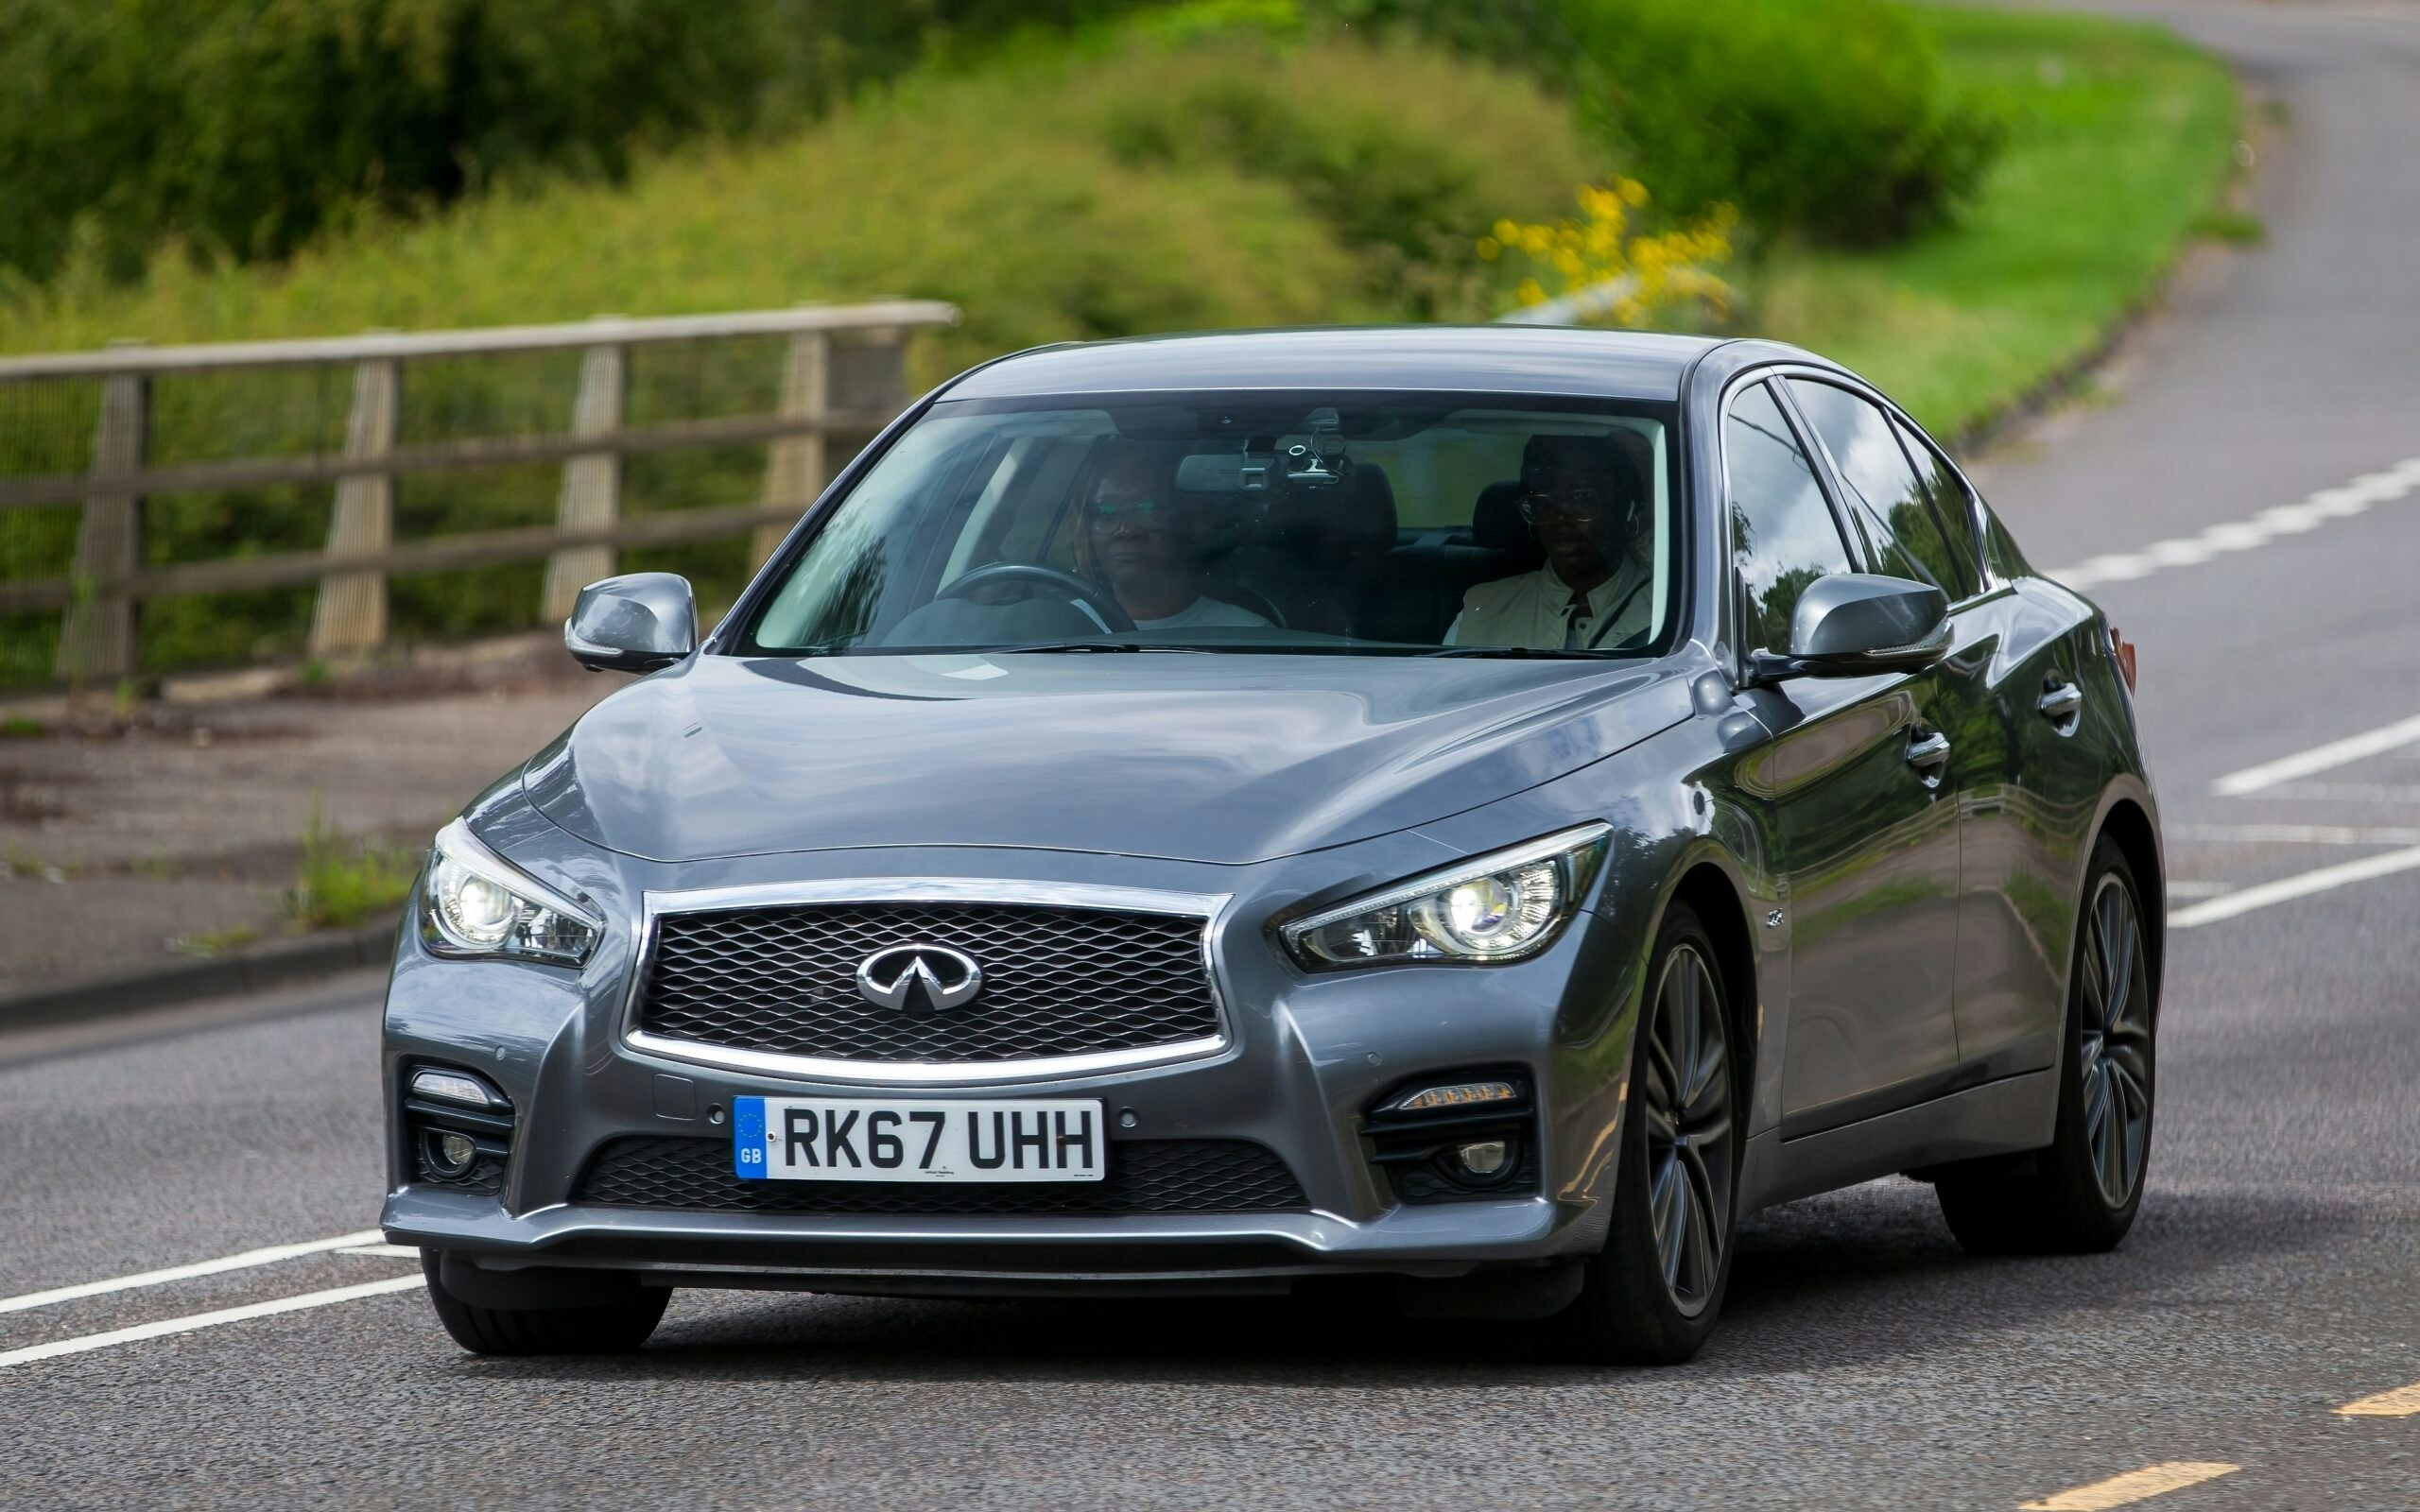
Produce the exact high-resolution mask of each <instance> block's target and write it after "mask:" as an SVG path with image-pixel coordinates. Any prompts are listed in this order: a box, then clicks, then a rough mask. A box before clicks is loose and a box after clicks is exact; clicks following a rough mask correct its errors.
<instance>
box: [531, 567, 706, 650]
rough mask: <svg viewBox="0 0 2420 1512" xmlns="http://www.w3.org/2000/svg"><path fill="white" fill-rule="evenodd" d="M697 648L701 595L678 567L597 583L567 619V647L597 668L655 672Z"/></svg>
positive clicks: (582, 595) (583, 593)
mask: <svg viewBox="0 0 2420 1512" xmlns="http://www.w3.org/2000/svg"><path fill="white" fill-rule="evenodd" d="M697 648H698V606H697V601H696V600H695V599H694V598H692V597H691V596H690V593H689V580H688V579H687V578H685V577H683V576H680V575H679V574H677V573H625V574H623V575H622V576H619V577H608V578H605V579H603V580H602V581H600V582H594V583H591V584H589V585H588V586H587V587H586V588H583V589H581V590H580V591H579V598H578V599H577V600H576V601H574V603H573V604H572V607H571V618H569V619H567V620H565V621H563V649H564V650H566V651H569V652H570V653H571V659H572V660H573V661H575V662H579V664H580V665H581V666H584V667H586V668H587V669H588V670H589V671H591V672H652V671H654V670H655V669H656V668H658V667H668V666H670V665H671V664H672V663H673V662H678V661H680V660H681V659H682V658H683V657H685V656H687V655H688V654H689V653H690V652H692V651H695V650H696V649H697Z"/></svg>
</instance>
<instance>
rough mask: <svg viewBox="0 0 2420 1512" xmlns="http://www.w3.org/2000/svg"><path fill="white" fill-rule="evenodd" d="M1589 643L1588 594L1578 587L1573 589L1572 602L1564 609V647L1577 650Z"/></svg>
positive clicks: (1567, 649)
mask: <svg viewBox="0 0 2420 1512" xmlns="http://www.w3.org/2000/svg"><path fill="white" fill-rule="evenodd" d="M1587 644H1588V595H1587V594H1585V593H1582V592H1581V591H1580V590H1578V589H1576V588H1575V589H1573V590H1572V591H1571V602H1570V603H1569V604H1567V605H1565V606H1564V610H1563V648H1564V650H1566V651H1577V650H1580V649H1582V647H1584V646H1585V645H1587Z"/></svg>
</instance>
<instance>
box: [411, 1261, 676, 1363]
mask: <svg viewBox="0 0 2420 1512" xmlns="http://www.w3.org/2000/svg"><path fill="white" fill-rule="evenodd" d="M420 1268H421V1274H422V1275H423V1276H425V1277H427V1278H428V1300H429V1305H430V1306H432V1307H434V1308H435V1309H436V1310H437V1320H438V1321H439V1322H440V1323H442V1324H444V1325H445V1332H448V1333H450V1334H452V1335H453V1336H454V1342H455V1343H457V1344H458V1345H460V1346H461V1347H462V1348H464V1349H468V1350H470V1351H471V1352H472V1353H473V1354H504V1355H516V1354H623V1353H627V1352H628V1351H630V1350H631V1349H637V1348H638V1347H639V1346H640V1345H642V1344H645V1343H646V1342H647V1340H648V1334H650V1333H653V1332H655V1326H656V1324H657V1323H658V1322H660V1321H662V1320H663V1317H664V1310H665V1308H666V1306H667V1305H668V1304H669V1303H670V1302H671V1300H672V1290H671V1288H669V1287H665V1286H639V1285H636V1284H631V1285H628V1286H605V1287H601V1288H600V1287H599V1286H597V1285H596V1284H594V1281H593V1280H592V1283H591V1284H589V1285H586V1286H583V1287H581V1288H580V1292H581V1295H580V1297H579V1303H578V1305H573V1306H554V1307H480V1306H475V1305H474V1304H472V1303H470V1302H466V1301H464V1300H463V1299H462V1298H461V1297H459V1296H458V1295H457V1294H456V1293H455V1292H454V1291H453V1289H452V1288H450V1287H448V1286H447V1285H446V1284H445V1277H444V1259H443V1257H442V1256H441V1255H440V1254H439V1253H438V1251H436V1250H434V1249H423V1250H422V1251H421V1252H420ZM532 1299H533V1300H535V1299H541V1298H537V1297H533V1298H532Z"/></svg>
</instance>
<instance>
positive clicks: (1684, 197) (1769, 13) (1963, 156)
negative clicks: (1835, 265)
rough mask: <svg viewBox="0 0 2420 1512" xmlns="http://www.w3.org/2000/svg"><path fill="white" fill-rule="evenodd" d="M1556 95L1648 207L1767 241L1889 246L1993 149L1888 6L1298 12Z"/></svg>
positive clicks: (1905, 15)
mask: <svg viewBox="0 0 2420 1512" xmlns="http://www.w3.org/2000/svg"><path fill="white" fill-rule="evenodd" d="M1302 3H1303V4H1304V6H1305V9H1306V10H1308V11H1309V12H1311V13H1313V14H1315V15H1318V16H1321V17H1322V18H1324V19H1326V20H1328V21H1329V22H1331V23H1334V24H1340V25H1343V26H1353V27H1358V28H1366V29H1370V30H1374V31H1391V30H1392V31H1407V32H1411V33H1414V34H1417V35H1422V36H1426V37H1428V38H1431V39H1433V40H1435V41H1437V42H1439V43H1443V44H1445V45H1448V46H1452V47H1456V48H1459V49H1461V50H1465V51H1469V52H1474V53H1477V54H1479V55H1481V56H1484V57H1488V58H1493V59H1496V60H1505V61H1511V62H1516V63H1519V64H1521V65H1523V66H1525V67H1528V68H1530V69H1531V70H1533V71H1535V72H1537V73H1539V74H1541V75H1542V76H1544V77H1547V78H1548V79H1550V80H1552V81H1554V82H1555V83H1556V84H1557V85H1559V86H1560V87H1562V88H1564V89H1566V90H1568V91H1569V92H1570V93H1571V94H1573V96H1574V97H1575V99H1576V100H1577V102H1578V104H1579V108H1580V110H1581V112H1582V115H1583V117H1584V118H1585V119H1586V120H1587V121H1589V122H1590V123H1591V124H1592V125H1593V126H1594V127H1595V128H1596V129H1598V130H1599V133H1600V135H1601V137H1602V138H1603V140H1604V143H1605V145H1606V146H1607V147H1608V148H1609V149H1611V150H1612V151H1614V152H1615V153H1616V154H1617V155H1618V156H1619V157H1620V158H1621V160H1622V161H1623V163H1624V164H1625V167H1626V168H1627V170H1628V171H1629V172H1631V173H1632V174H1634V176H1636V177H1637V178H1639V179H1640V180H1644V181H1645V182H1646V183H1647V184H1648V185H1649V186H1650V187H1651V189H1652V190H1653V191H1654V193H1655V202H1656V204H1657V205H1658V206H1660V207H1661V208H1662V209H1664V210H1666V211H1668V212H1672V213H1675V214H1680V215H1694V214H1697V213H1699V212H1702V211H1703V210H1705V209H1706V208H1708V207H1709V206H1712V205H1714V204H1717V203H1724V202H1727V203H1729V204H1732V205H1734V206H1736V207H1737V209H1738V210H1739V211H1740V212H1741V214H1742V215H1745V216H1746V217H1747V219H1748V221H1749V223H1750V224H1751V226H1752V227H1754V228H1755V229H1758V230H1761V231H1763V232H1766V233H1767V234H1768V235H1780V236H1789V235H1792V234H1796V235H1803V236H1806V237H1808V238H1810V239H1813V240H1816V241H1821V242H1829V243H1835V244H1840V245H1846V246H1872V245H1876V244H1879V243H1884V242H1889V241H1894V240H1898V239H1900V238H1902V237H1905V236H1907V235H1909V234H1910V233H1911V232H1916V231H1919V230H1922V229H1923V228H1924V227H1926V226H1927V225H1931V224H1934V223H1936V222H1938V221H1940V220H1942V219H1944V218H1945V217H1946V216H1947V215H1950V214H1951V213H1952V212H1954V210H1955V209H1956V208H1957V206H1958V205H1959V204H1960V203H1961V202H1962V200H1963V199H1964V198H1967V197H1968V196H1969V195H1971V193H1972V192H1973V191H1974V189H1975V187H1976V185H1977V184H1978V183H1979V181H1980V179H1981V176H1982V173H1983V171H1984V169H1985V168H1987V167H1988V166H1989V165H1990V163H1991V161H1992V158H1993V156H1994V154H1995V153H1996V152H1997V149H1998V147H1999V145H2000V140H2001V135H2002V133H2001V129H2000V127H1999V124H1998V122H1997V118H1996V117H1995V116H1994V114H1993V113H1992V112H1989V111H1988V110H1985V109H1983V108H1981V107H1980V106H1979V104H1978V103H1977V102H1975V101H1972V100H1969V99H1965V98H1962V97H1961V96H1960V95H1959V94H1956V93H1954V92H1953V91H1952V90H1951V88H1950V87H1949V84H1948V82H1947V79H1946V77H1945V75H1944V73H1943V70H1942V66H1941V61H1940V58H1939V56H1938V52H1937V50H1936V48H1935V46H1934V44H1933V43H1932V41H1931V40H1930V38H1929V37H1928V36H1927V34H1926V33H1925V32H1924V30H1923V29H1922V28H1920V27H1919V26H1917V25H1916V24H1915V22H1914V20H1913V18H1912V17H1911V16H1910V13H1909V12H1908V11H1907V10H1906V9H1904V8H1903V7H1901V6H1899V5H1896V4H1893V3H1892V0H1494V3H1492V4H1489V5H1487V6H1479V7H1474V6H1468V5H1463V4H1459V3H1456V0H1302Z"/></svg>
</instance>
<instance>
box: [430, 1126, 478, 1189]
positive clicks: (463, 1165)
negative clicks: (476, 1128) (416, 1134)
mask: <svg viewBox="0 0 2420 1512" xmlns="http://www.w3.org/2000/svg"><path fill="white" fill-rule="evenodd" d="M478 1158H479V1147H478V1146H477V1145H476V1144H474V1143H471V1136H469V1135H468V1134H457V1133H455V1132H454V1131H453V1130H451V1129H440V1130H437V1131H436V1133H435V1137H434V1138H432V1139H431V1140H430V1141H429V1152H428V1159H429V1164H430V1165H432V1166H434V1167H435V1168H436V1171H437V1174H438V1175H439V1176H441V1177H446V1178H448V1179H451V1178H452V1177H458V1176H460V1175H462V1174H463V1173H464V1172H466V1171H468V1170H470V1168H471V1162H472V1161H474V1160H477V1159H478Z"/></svg>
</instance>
